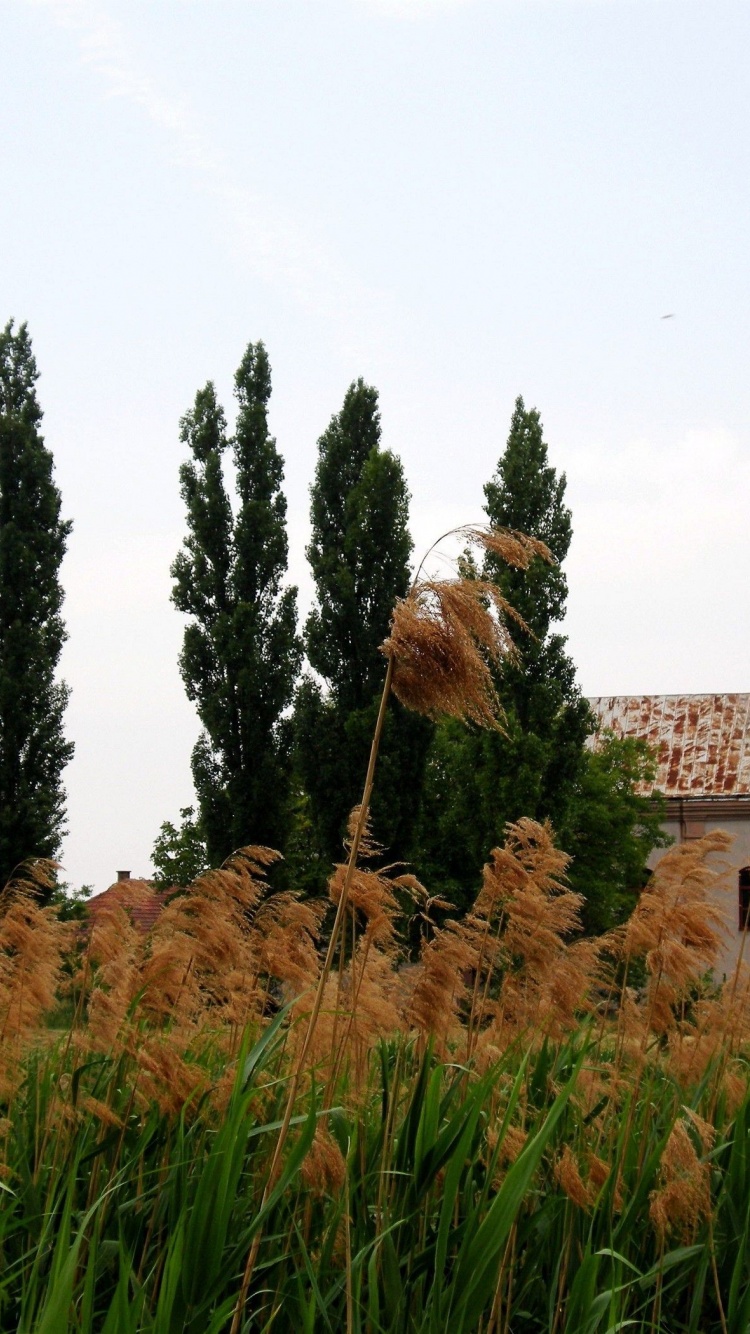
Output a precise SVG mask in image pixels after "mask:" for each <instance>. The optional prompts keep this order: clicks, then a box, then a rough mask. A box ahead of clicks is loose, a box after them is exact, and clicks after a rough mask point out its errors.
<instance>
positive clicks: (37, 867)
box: [0, 859, 75, 1099]
mask: <svg viewBox="0 0 750 1334" xmlns="http://www.w3.org/2000/svg"><path fill="white" fill-rule="evenodd" d="M56 870H57V867H56V865H55V863H54V862H49V861H43V860H42V859H34V860H32V861H30V862H27V863H24V865H23V866H22V867H21V868H20V869H19V874H18V876H17V877H16V878H15V879H13V880H11V881H9V883H8V884H7V885H6V886H5V889H4V890H3V892H2V895H0V1096H2V1097H3V1098H5V1099H8V1098H10V1097H11V1096H12V1095H13V1093H14V1092H15V1089H16V1087H17V1082H18V1079H19V1077H20V1073H21V1072H20V1061H21V1059H22V1057H23V1054H24V1051H25V1048H26V1045H27V1043H28V1042H29V1041H30V1040H31V1039H33V1037H34V1035H35V1033H36V1032H37V1030H38V1027H39V1024H40V1021H41V1019H42V1017H43V1015H45V1014H46V1013H48V1012H49V1011H50V1010H51V1009H52V1008H53V1007H54V1005H55V1003H56V1001H57V998H58V994H59V989H60V982H61V976H62V968H63V963H64V958H65V955H66V954H67V952H68V950H69V949H70V947H71V945H72V940H73V934H74V931H75V927H74V925H73V924H72V923H64V922H60V921H59V920H58V916H57V910H56V909H55V908H41V907H40V906H39V904H38V903H37V902H36V898H37V895H38V893H39V890H40V889H41V888H48V887H49V886H50V884H52V883H54V875H55V871H56Z"/></svg>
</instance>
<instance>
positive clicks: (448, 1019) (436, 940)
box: [406, 922, 477, 1053]
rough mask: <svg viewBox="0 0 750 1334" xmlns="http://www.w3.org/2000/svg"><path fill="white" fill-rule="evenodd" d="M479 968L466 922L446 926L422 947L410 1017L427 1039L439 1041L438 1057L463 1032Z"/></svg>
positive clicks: (407, 1007) (411, 997)
mask: <svg viewBox="0 0 750 1334" xmlns="http://www.w3.org/2000/svg"><path fill="white" fill-rule="evenodd" d="M476 965H477V949H476V945H475V944H474V943H473V941H472V939H471V936H470V935H469V933H468V932H467V930H466V928H465V925H464V923H462V922H446V924H445V926H444V927H442V928H441V929H440V930H439V931H436V932H435V935H434V936H433V938H432V940H429V941H427V942H425V944H424V945H423V947H422V953H421V956H420V960H419V963H418V964H417V966H416V968H415V969H414V973H413V976H412V979H411V982H412V988H413V989H412V993H411V996H410V998H409V999H408V1001H407V1004H406V1014H407V1017H408V1020H409V1022H410V1023H411V1024H412V1025H413V1026H414V1027H416V1028H417V1029H418V1030H419V1031H420V1033H422V1035H423V1036H424V1037H430V1036H433V1037H435V1038H436V1040H437V1041H436V1050H437V1051H438V1053H444V1052H445V1051H446V1049H447V1046H448V1043H449V1041H450V1039H451V1038H454V1037H455V1038H458V1037H459V1036H460V1035H461V1033H462V1031H463V1030H462V1027H461V1022H460V1012H461V1007H462V1005H463V1004H465V1002H466V1000H467V998H468V996H469V987H470V985H471V980H472V978H473V975H474V969H475V968H476Z"/></svg>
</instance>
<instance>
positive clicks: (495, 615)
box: [382, 527, 552, 727]
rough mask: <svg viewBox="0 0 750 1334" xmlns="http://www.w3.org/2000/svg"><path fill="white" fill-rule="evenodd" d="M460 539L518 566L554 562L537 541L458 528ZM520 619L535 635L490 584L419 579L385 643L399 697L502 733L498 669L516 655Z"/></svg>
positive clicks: (420, 709)
mask: <svg viewBox="0 0 750 1334" xmlns="http://www.w3.org/2000/svg"><path fill="white" fill-rule="evenodd" d="M455 534H456V535H457V536H463V537H464V538H466V539H467V540H468V541H469V542H470V543H474V544H475V545H478V546H481V547H482V548H483V549H484V550H485V551H487V552H491V553H492V554H493V555H494V556H496V557H498V558H499V559H501V560H503V561H504V562H505V563H506V564H507V565H511V566H513V567H515V568H520V569H527V568H528V566H529V565H530V564H531V561H532V560H534V559H535V558H536V557H540V558H541V559H543V560H548V561H551V560H552V556H551V554H550V552H549V550H548V548H547V547H546V546H545V545H544V543H543V542H539V541H538V540H537V539H535V538H530V537H526V536H525V535H524V534H523V533H514V532H510V531H508V530H504V529H497V528H489V527H488V528H460V529H456V530H455ZM509 621H514V622H515V623H516V624H517V625H519V626H520V627H521V629H523V630H526V631H527V633H530V631H529V629H528V626H527V625H526V624H525V622H524V621H523V620H522V618H521V617H520V616H519V615H518V612H516V611H515V609H514V608H513V607H512V606H511V605H510V603H509V602H508V601H507V600H506V598H504V597H503V596H502V593H501V592H500V590H499V588H498V587H497V585H496V584H495V583H493V582H492V581H491V580H489V579H474V578H457V579H420V578H418V579H417V580H416V581H415V583H414V584H413V586H412V588H411V590H410V592H409V594H408V595H407V597H405V598H403V599H401V600H400V601H399V602H398V603H397V604H396V608H395V610H394V613H393V618H392V621H391V633H390V635H389V637H388V639H386V641H385V643H384V644H383V645H382V651H383V653H385V655H386V657H390V658H392V659H393V664H394V671H393V691H394V694H395V695H396V697H397V698H398V699H399V700H400V701H401V703H402V704H404V705H405V707H406V708H408V709H413V710H414V711H415V712H416V713H423V714H425V715H426V716H427V717H429V718H438V717H440V716H441V715H443V714H445V715H448V716H449V717H453V718H461V719H463V720H464V721H471V722H474V723H477V724H478V725H479V726H480V727H500V725H501V724H500V719H501V710H500V706H499V701H498V698H497V693H496V691H495V687H494V684H493V680H492V668H493V666H497V665H498V664H499V663H500V662H502V661H503V659H505V658H515V657H516V656H517V650H516V647H515V644H514V643H513V639H512V637H511V635H510V633H509V631H508V622H509Z"/></svg>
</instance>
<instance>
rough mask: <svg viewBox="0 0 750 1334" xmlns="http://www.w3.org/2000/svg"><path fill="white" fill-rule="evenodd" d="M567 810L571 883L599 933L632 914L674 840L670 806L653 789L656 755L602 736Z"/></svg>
mask: <svg viewBox="0 0 750 1334" xmlns="http://www.w3.org/2000/svg"><path fill="white" fill-rule="evenodd" d="M584 759H585V762H584V765H583V767H582V770H581V775H580V778H579V781H578V784H577V786H576V789H575V793H574V796H573V798H572V800H571V807H570V810H569V812H568V827H567V831H566V832H567V842H564V843H563V846H564V847H565V849H566V851H568V852H569V853H570V854H571V857H572V862H571V867H570V880H571V884H572V886H573V888H574V889H575V890H577V891H578V893H579V894H583V897H584V900H585V902H584V906H583V914H582V916H583V923H584V926H585V928H586V930H587V931H588V932H589V933H591V934H594V935H598V934H601V933H603V932H605V931H608V930H609V928H610V927H611V926H612V925H613V923H615V922H618V921H622V920H623V919H624V918H625V917H627V916H629V914H630V913H631V912H632V910H633V908H634V907H635V899H636V896H637V892H638V890H640V889H641V888H642V886H643V885H644V884H645V880H646V874H647V873H646V870H645V867H646V862H647V860H648V857H649V854H650V853H651V852H652V851H653V849H654V848H665V847H667V846H668V844H669V843H670V842H671V839H670V836H669V835H668V834H665V833H664V831H663V829H662V828H661V825H662V822H663V821H664V819H665V818H666V802H665V800H664V798H663V796H662V795H661V793H658V792H656V791H654V787H653V784H654V778H655V777H656V758H655V753H654V751H653V750H652V749H651V747H650V746H649V745H648V744H647V742H645V741H643V740H641V739H640V738H636V737H619V736H615V735H614V734H613V733H611V732H607V733H603V734H602V735H601V736H600V737H599V738H598V739H597V744H596V748H595V749H594V750H587V751H586V754H585V757H584Z"/></svg>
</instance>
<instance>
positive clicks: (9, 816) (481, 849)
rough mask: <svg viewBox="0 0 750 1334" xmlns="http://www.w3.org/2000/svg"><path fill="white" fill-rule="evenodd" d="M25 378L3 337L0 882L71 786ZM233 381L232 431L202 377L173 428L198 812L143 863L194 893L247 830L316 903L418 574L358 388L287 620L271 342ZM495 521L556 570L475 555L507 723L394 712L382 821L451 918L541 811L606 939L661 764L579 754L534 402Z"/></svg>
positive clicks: (495, 493) (339, 417) (643, 832)
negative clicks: (502, 644)
mask: <svg viewBox="0 0 750 1334" xmlns="http://www.w3.org/2000/svg"><path fill="white" fill-rule="evenodd" d="M37 378H38V373H37V368H36V364H35V361H34V356H33V353H32V348H31V342H30V339H29V335H28V330H27V329H26V326H25V325H21V326H20V327H19V328H18V329H14V327H13V324H12V323H10V324H8V325H7V326H6V327H5V329H4V330H3V331H2V332H0V885H2V884H4V883H5V882H6V881H7V880H8V879H9V878H10V876H11V875H12V874H13V872H14V871H15V870H16V869H17V868H18V866H19V864H20V863H21V862H23V861H24V860H25V859H26V858H27V857H31V856H45V857H54V856H56V855H57V854H58V853H59V850H60V844H61V838H62V834H63V832H64V828H65V792H64V787H63V783H62V774H63V770H64V768H65V765H66V764H67V763H68V762H69V760H70V758H71V756H72V753H73V746H72V743H71V742H70V741H68V740H67V739H66V737H65V733H64V726H63V723H64V711H65V706H66V703H67V699H68V690H67V687H66V686H65V684H64V683H62V682H61V681H60V680H59V679H58V675H57V668H58V663H59V657H60V652H61V649H62V646H63V643H64V640H65V627H64V624H63V620H62V615H61V608H62V600H63V593H62V588H61V584H60V579H59V570H60V564H61V561H62V558H63V555H64V552H65V548H66V544H67V540H68V537H69V534H70V529H71V524H70V521H69V520H66V519H63V518H62V514H61V497H60V493H59V490H58V488H57V486H56V485H55V481H54V469H53V460H52V455H51V453H50V451H49V449H48V448H47V446H46V445H45V442H44V439H43V436H42V433H41V416H42V414H41V409H40V406H39V402H38V399H37V394H36V381H37ZM235 393H236V398H237V413H236V419H235V424H234V430H233V432H232V433H231V434H230V432H229V429H228V425H227V419H226V416H225V414H224V411H223V409H222V407H221V405H220V404H219V403H218V401H217V397H216V392H215V389H214V387H213V385H212V384H208V385H206V387H205V388H204V389H202V390H201V391H200V392H199V393H198V394H197V395H196V399H195V403H194V405H193V407H192V409H191V410H190V411H189V412H188V413H187V414H186V416H185V417H184V418H183V421H182V424H181V435H182V441H183V443H184V445H185V446H186V449H187V451H188V455H189V456H188V458H187V461H186V462H185V463H184V464H183V465H182V468H181V471H180V481H181V488H182V496H183V499H184V502H185V507H186V512H187V536H186V538H185V542H184V545H183V548H182V550H181V551H180V553H179V555H178V556H177V559H176V560H175V562H174V565H173V570H172V573H173V578H174V589H173V598H174V602H175V604H176V605H177V607H178V608H179V609H180V611H181V612H183V613H184V614H185V615H186V617H187V626H186V630H185V638H184V646H183V651H182V655H181V662H180V666H181V671H182V675H183V679H184V681H185V686H186V689H187V692H188V695H189V697H190V699H191V700H193V701H194V702H195V705H196V709H197V712H198V716H199V718H200V721H201V724H202V732H201V734H200V736H199V738H198V741H197V743H196V745H195V748H194V751H193V757H192V769H193V778H194V784H195V790H196V794H197V801H198V806H197V812H196V811H194V810H193V809H192V808H186V809H185V810H184V811H183V812H182V823H181V825H179V826H174V825H172V824H169V823H166V824H164V825H163V826H162V829H161V833H160V835H159V837H158V839H157V842H156V846H155V849H154V864H155V866H156V868H157V878H159V879H160V880H161V881H162V883H168V884H184V883H188V882H189V880H190V879H191V878H192V876H193V875H195V874H196V873H197V872H199V871H200V870H202V869H204V867H205V866H208V865H216V864H219V863H220V862H222V861H223V860H224V859H225V858H226V857H227V856H228V855H230V854H231V853H232V852H233V851H234V850H235V849H236V848H238V847H241V846H243V845H246V844H248V843H260V844H266V845H268V846H271V847H275V848H279V849H281V850H282V851H283V852H284V853H285V854H286V862H285V869H284V870H282V873H281V875H282V879H281V880H280V883H283V876H284V875H286V878H287V882H288V883H291V884H295V885H297V886H298V887H301V888H306V889H309V890H313V891H317V890H319V889H320V888H321V887H322V885H323V883H324V881H325V877H326V875H327V873H328V870H329V868H330V864H331V862H332V861H334V860H337V859H338V858H339V857H340V856H341V852H342V841H343V838H344V835H345V829H346V821H347V815H348V813H349V811H350V809H351V807H352V806H353V805H354V804H355V803H356V802H357V800H358V799H359V796H360V792H361V784H362V779H363V774H364V771H365V767H366V762H367V756H368V751H369V746H370V738H371V735H372V731H373V725H374V721H375V714H376V710H377V703H378V698H379V695H380V690H381V685H382V679H383V673H384V660H383V658H382V656H381V654H380V651H379V645H380V644H381V642H382V640H383V639H384V638H385V636H386V634H387V631H388V625H389V619H390V614H391V609H392V607H393V603H394V600H395V599H396V598H397V597H400V596H402V595H403V594H404V593H405V592H406V590H407V587H408V584H409V581H410V577H411V576H410V570H411V558H412V541H411V537H410V535H409V515H408V501H409V497H408V492H407V488H406V484H405V480H404V475H403V470H402V467H401V464H400V462H399V460H398V459H397V458H396V457H395V456H394V455H393V454H392V453H390V452H389V451H388V450H386V449H384V448H383V447H382V444H381V427H380V414H379V409H378V395H377V391H376V390H375V389H373V388H372V387H371V386H369V385H367V384H365V383H364V382H363V381H362V380H358V381H357V382H356V383H355V384H352V385H351V386H350V388H349V390H348V391H347V393H346V396H345V398H344V402H343V405H342V407H341V410H340V411H339V412H338V413H337V414H336V415H335V416H334V417H333V418H332V420H331V422H330V424H329V426H328V428H327V429H326V430H325V431H324V433H323V435H322V436H321V437H320V440H319V442H318V459H317V466H316V471H315V480H314V482H313V485H312V489H311V498H312V516H311V517H312V535H311V541H310V545H309V547H308V553H307V554H308V558H309V561H310V565H311V569H312V574H313V577H314V581H315V589H316V603H315V606H314V607H313V609H312V611H311V613H310V615H309V617H308V618H307V621H306V624H305V625H304V627H303V628H302V631H301V632H300V627H299V624H298V611H297V594H296V590H295V589H294V588H291V587H289V586H288V585H287V583H286V571H287V557H288V546H287V534H286V502H285V499H284V494H283V490H282V483H283V463H282V460H281V457H280V455H279V453H278V450H277V448H276V443H275V441H274V439H273V438H272V436H271V435H270V433H269V429H268V405H269V400H270V395H271V376H270V369H269V364H268V357H267V354H266V351H265V348H264V347H263V344H262V343H256V344H252V343H251V344H250V345H249V347H248V348H247V351H246V352H245V355H244V357H243V359H242V362H241V364H240V366H239V369H238V371H237V375H236V377H235ZM228 456H229V457H231V461H232V464H233V467H230V468H227V466H226V464H227V459H228ZM229 476H231V478H232V491H233V492H234V494H232V493H231V492H230V487H229V485H228V480H227V479H228V477H229ZM485 511H486V515H487V518H488V519H489V520H490V521H491V522H493V523H495V524H497V525H500V526H505V527H510V528H517V529H520V530H521V531H523V532H526V533H529V534H532V535H534V536H537V537H541V538H542V539H543V540H544V541H545V542H546V543H547V545H548V546H549V547H550V549H551V550H552V552H553V554H554V556H555V557H556V560H557V564H556V565H554V566H552V567H549V566H547V565H545V564H542V563H541V562H536V563H535V564H533V565H532V567H531V568H530V570H529V571H528V572H527V573H526V574H520V573H518V572H515V571H509V570H507V569H504V568H502V567H496V566H495V565H494V564H493V560H492V557H491V556H488V557H487V567H486V569H485V570H484V571H483V573H484V574H485V575H487V576H489V577H491V578H493V579H495V580H496V581H497V582H498V583H499V584H500V585H501V587H502V590H503V592H504V593H505V595H506V597H507V598H508V599H509V601H510V602H511V603H512V604H513V605H514V606H515V607H516V608H517V609H518V610H519V611H520V612H521V614H522V616H523V617H524V619H525V621H526V622H527V624H528V625H529V626H530V628H531V630H532V631H533V634H532V635H523V636H521V634H520V632H519V631H518V630H517V629H516V628H514V627H511V633H512V634H513V635H514V637H516V638H517V641H518V647H519V648H520V650H521V659H520V663H519V665H517V666H512V665H510V664H506V665H505V666H504V668H503V670H502V672H501V673H500V674H499V675H498V679H497V683H496V684H497V688H498V693H499V696H500V699H501V702H502V705H503V708H504V711H505V727H504V731H503V732H502V733H501V732H485V731H481V730H480V729H477V728H473V727H471V726H469V727H463V726H460V725H458V724H457V723H454V722H443V723H438V724H436V725H433V724H431V723H429V722H427V721H426V720H425V719H423V718H420V717H418V716H416V715H414V714H408V713H406V712H405V711H404V710H403V709H402V708H401V706H400V705H399V704H398V703H396V702H395V701H394V702H393V703H392V705H391V708H390V710H389V714H388V718H387V724H386V729H385V734H384V737H383V742H382V747H381V754H380V760H379V767H378V775H377V785H376V791H375V799H374V802H373V821H374V834H375V836H376V838H377V839H378V840H379V841H380V842H381V843H382V844H383V846H384V848H385V849H386V850H387V852H386V853H385V854H384V855H387V856H388V857H389V858H391V859H400V860H403V861H406V862H409V863H411V864H412V865H413V866H414V867H415V869H416V870H417V871H418V873H419V874H420V875H421V877H422V878H423V880H425V882H426V883H427V884H428V885H429V886H430V887H431V888H433V889H435V890H440V891H442V893H443V894H445V895H447V896H448V897H449V898H451V899H452V900H453V901H454V902H455V904H456V906H457V907H459V908H461V907H464V906H466V904H467V903H468V902H469V901H470V899H471V897H472V896H473V894H474V891H475V889H476V885H477V882H478V877H479V874H480V871H481V865H482V862H483V860H484V859H485V857H486V855H487V853H488V851H489V849H490V848H491V847H492V846H493V845H495V844H496V843H498V842H500V841H501V840H502V838H503V835H504V829H505V825H506V822H507V821H509V820H514V819H516V818H518V817H519V816H521V815H531V816H534V817H536V818H546V817H549V818H550V819H551V820H552V822H553V825H554V827H555V829H556V830H557V832H558V835H559V838H560V840H561V842H562V845H563V846H564V847H565V848H566V849H567V850H568V851H569V852H570V853H572V854H573V858H574V860H573V862H572V868H571V879H572V881H573V884H574V886H575V888H577V889H579V890H581V891H582V892H583V894H584V895H585V897H586V901H587V909H586V912H587V920H588V924H589V926H590V927H591V928H592V929H599V930H600V929H602V928H604V927H606V926H607V925H609V924H610V922H611V921H613V920H614V919H615V918H616V917H617V915H618V913H619V911H620V909H621V907H622V906H623V895H624V893H625V891H626V890H627V889H631V888H633V887H634V886H636V885H637V884H638V881H639V878H640V876H641V874H642V872H643V867H644V865H645V860H646V857H647V855H648V852H649V851H650V849H651V847H652V846H654V845H655V843H656V842H657V841H658V840H659V834H658V823H659V818H660V812H659V810H658V807H656V806H654V805H653V804H650V803H649V802H647V801H645V800H644V799H643V798H642V797H640V796H638V795H637V791H636V784H637V783H638V782H640V781H642V780H643V779H644V778H648V777H649V775H650V774H652V773H653V767H652V761H651V758H650V756H649V754H648V752H647V751H646V750H645V749H644V748H643V747H642V746H641V745H640V744H639V743H637V742H634V741H632V740H631V741H615V740H610V741H608V742H607V743H606V744H605V745H604V746H601V747H600V748H599V749H598V750H597V751H596V753H592V752H591V751H590V750H589V749H587V747H586V741H587V738H588V737H589V736H590V735H591V732H592V730H593V727H594V720H593V718H592V715H591V712H590V710H589V708H588V706H587V704H586V702H585V700H583V699H582V697H581V695H580V691H579V690H578V687H577V686H576V682H575V672H574V668H573V664H572V662H571V660H570V658H569V656H568V655H567V653H566V650H565V640H564V639H563V638H562V636H561V635H560V634H559V633H558V632H557V630H556V629H555V627H556V626H557V625H559V623H560V621H561V620H562V617H563V615H564V611H565V600H566V595H567V585H566V580H565V573H564V568H563V564H564V560H565V557H566V555H567V552H568V547H569V545H570V540H571V516H570V511H569V510H568V508H567V507H566V505H565V478H564V476H558V475H557V474H556V472H555V470H554V468H553V467H552V466H551V465H550V463H549V460H548V454H547V446H546V444H545V442H544V438H543V433H542V425H541V422H540V419H539V414H538V413H537V412H536V411H528V410H527V409H526V407H525V406H524V403H523V401H522V400H521V399H518V400H517V402H516V405H515V409H514V411H513V416H512V419H511V425H510V434H509V436H508V441H507V445H506V447H505V450H504V452H503V454H502V456H501V458H500V460H499V463H498V466H497V470H496V472H495V473H494V475H493V476H492V477H491V478H490V479H489V481H488V482H487V485H486V486H485Z"/></svg>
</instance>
